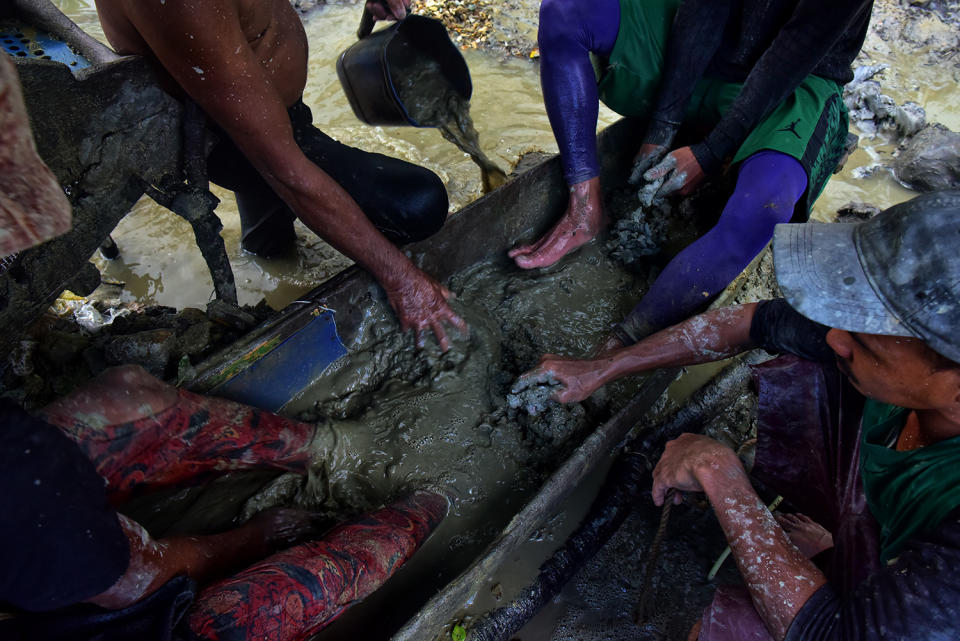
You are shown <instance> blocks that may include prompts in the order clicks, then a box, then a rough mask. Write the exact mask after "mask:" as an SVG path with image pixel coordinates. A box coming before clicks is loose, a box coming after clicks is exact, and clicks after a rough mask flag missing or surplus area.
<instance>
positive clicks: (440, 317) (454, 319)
mask: <svg viewBox="0 0 960 641" xmlns="http://www.w3.org/2000/svg"><path fill="white" fill-rule="evenodd" d="M420 274H421V276H422V277H421V278H419V279H414V280H413V281H412V282H409V283H407V284H405V285H404V286H403V287H401V288H399V289H397V290H393V291H389V290H388V291H387V297H388V299H389V300H390V305H391V306H392V307H393V309H394V311H395V312H396V313H397V316H398V318H399V320H400V328H401V329H402V330H403V331H407V330H410V329H412V330H413V331H414V337H415V339H416V342H417V347H419V348H420V349H423V348H425V347H426V345H427V338H428V336H429V335H430V334H431V333H432V334H433V335H434V337H435V338H436V340H437V344H438V345H439V346H440V350H441V351H443V352H446V351H447V350H449V349H450V337H449V336H448V335H447V326H449V327H452V328H454V329H455V330H457V332H458V334H459V336H461V337H467V336H469V333H470V328H469V327H468V326H467V323H466V321H464V320H463V318H461V317H460V315H458V314H457V313H456V312H454V311H453V308H452V307H450V303H449V301H451V300H453V299H454V298H455V296H454V295H453V293H452V292H451V291H450V290H449V289H447V288H446V287H444V286H443V285H441V284H440V283H438V282H437V281H435V280H433V279H432V278H430V277H429V276H427V275H426V274H423V273H422V272H420Z"/></svg>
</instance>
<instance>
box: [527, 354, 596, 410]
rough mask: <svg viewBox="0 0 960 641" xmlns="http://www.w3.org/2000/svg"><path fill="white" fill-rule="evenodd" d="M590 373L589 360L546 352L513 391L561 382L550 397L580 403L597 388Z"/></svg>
mask: <svg viewBox="0 0 960 641" xmlns="http://www.w3.org/2000/svg"><path fill="white" fill-rule="evenodd" d="M590 373H592V368H591V367H590V363H589V362H588V361H581V360H577V359H572V358H564V357H562V356H557V355H555V354H545V355H544V356H543V358H541V359H540V364H539V365H537V366H536V367H535V368H533V369H532V370H530V371H528V372H525V373H523V374H521V375H520V377H519V378H518V379H517V382H516V383H514V385H513V389H512V390H511V391H512V393H514V394H517V393H519V392H522V391H523V390H524V389H526V388H528V387H530V386H533V385H543V384H547V383H550V382H554V383H560V387H558V388H557V389H556V390H554V392H553V394H551V395H550V398H552V399H553V400H555V401H558V402H560V403H578V402H580V401H582V400H584V399H586V398H588V397H589V396H590V395H591V394H593V393H594V392H595V391H596V389H597V385H596V384H594V383H593V382H592V381H591V380H590V378H591V377H590Z"/></svg>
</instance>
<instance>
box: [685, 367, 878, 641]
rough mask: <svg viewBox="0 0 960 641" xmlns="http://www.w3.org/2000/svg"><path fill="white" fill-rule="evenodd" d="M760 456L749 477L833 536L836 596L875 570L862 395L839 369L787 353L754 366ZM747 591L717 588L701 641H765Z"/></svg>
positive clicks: (875, 537)
mask: <svg viewBox="0 0 960 641" xmlns="http://www.w3.org/2000/svg"><path fill="white" fill-rule="evenodd" d="M754 379H755V383H756V386H757V396H758V407H757V454H756V460H755V463H754V467H753V471H752V474H753V476H754V477H756V478H757V479H759V480H760V481H761V482H763V483H764V484H765V485H766V486H767V487H768V488H769V489H771V490H773V491H775V492H777V493H779V494H782V495H783V496H784V498H785V499H786V500H787V501H788V502H789V503H790V504H791V506H792V507H793V508H794V509H796V510H798V511H799V512H801V513H803V514H806V515H807V516H809V517H810V518H812V519H813V520H814V521H816V522H818V523H820V524H821V525H822V526H824V527H825V528H826V529H828V530H830V532H831V533H832V534H833V540H834V553H833V554H832V555H831V557H830V567H829V568H827V577H828V579H830V582H831V587H832V589H833V590H835V591H836V592H837V593H839V594H844V593H847V592H849V591H852V590H853V589H854V588H856V587H857V586H858V585H859V584H860V583H862V582H863V581H864V580H865V579H867V577H869V576H870V575H871V574H873V573H874V572H876V571H877V570H878V569H879V558H880V548H879V531H878V529H877V526H876V522H875V521H874V519H873V516H872V515H871V514H870V511H869V509H868V507H867V504H866V499H865V497H864V495H863V486H862V484H861V483H860V475H859V471H860V447H859V438H858V435H859V425H860V415H861V413H862V410H863V396H861V395H860V394H858V393H857V392H856V390H854V389H853V388H852V387H850V385H849V383H847V382H846V379H845V378H844V377H843V376H842V375H841V374H840V372H839V371H838V370H837V368H836V367H834V366H830V365H826V366H825V365H822V364H819V363H814V362H811V361H808V360H804V359H802V358H799V357H797V356H794V355H792V354H791V355H787V356H782V357H780V358H777V359H775V360H772V361H768V362H766V363H763V364H761V365H758V366H756V367H754ZM770 638H771V637H770V635H769V633H768V632H767V629H766V626H765V625H764V623H763V621H762V620H761V619H760V617H759V615H757V613H756V611H755V610H754V608H753V604H752V601H751V600H750V595H749V593H748V592H747V591H746V590H744V589H738V588H728V587H722V588H719V589H718V590H717V594H716V595H715V596H714V600H713V603H711V605H710V607H708V608H707V610H706V611H704V614H703V627H702V628H701V631H700V637H699V640H700V641H735V640H736V641H741V640H743V639H757V640H758V641H760V640H763V641H766V640H767V639H770Z"/></svg>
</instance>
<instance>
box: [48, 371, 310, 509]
mask: <svg viewBox="0 0 960 641" xmlns="http://www.w3.org/2000/svg"><path fill="white" fill-rule="evenodd" d="M44 417H45V419H46V420H47V421H48V422H50V423H51V424H53V425H56V426H58V427H59V428H60V429H61V430H63V432H64V433H65V434H66V435H67V436H68V437H70V438H71V439H73V440H74V441H75V442H76V443H77V444H78V445H79V446H80V448H81V449H82V450H83V451H84V453H85V454H86V455H87V457H88V458H89V459H90V460H91V461H92V462H93V463H94V465H95V466H96V468H97V471H98V472H99V473H100V475H101V476H103V477H104V478H105V479H106V480H107V491H108V495H109V498H110V500H111V502H113V503H118V502H121V501H123V500H124V499H126V498H128V497H129V496H130V494H131V493H132V492H133V491H135V490H139V489H148V488H149V489H158V488H162V487H169V486H176V485H181V484H185V483H190V482H194V481H196V480H198V479H200V478H201V477H203V476H204V475H206V474H208V473H210V472H216V471H235V470H249V469H257V468H260V469H263V468H270V469H278V470H285V471H294V472H306V469H307V466H308V464H309V462H310V460H311V457H312V455H313V454H314V451H313V450H314V448H313V444H314V437H315V432H316V430H315V426H313V425H310V424H307V423H300V422H298V421H293V420H290V419H287V418H284V417H282V416H277V415H276V414H271V413H270V412H266V411H264V410H260V409H257V408H254V407H249V406H246V405H242V404H240V403H234V402H232V401H227V400H224V399H219V398H214V397H207V396H200V395H197V394H193V393H191V392H187V391H185V390H178V389H176V388H174V387H172V386H170V385H167V384H166V383H163V382H162V381H160V380H158V379H156V378H154V377H153V376H151V375H150V374H148V373H147V372H146V371H145V370H143V369H142V368H140V367H138V366H134V365H126V366H121V367H116V368H112V369H110V370H107V371H106V372H105V373H104V374H102V375H101V376H99V377H98V378H97V379H95V380H94V381H92V382H91V383H89V384H88V385H86V386H84V387H82V388H80V389H78V390H77V391H75V392H73V393H72V394H70V395H69V396H67V397H65V398H63V399H61V400H59V401H57V402H55V403H52V404H51V405H49V406H47V407H46V408H45V410H44Z"/></svg>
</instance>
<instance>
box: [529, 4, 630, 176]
mask: <svg viewBox="0 0 960 641" xmlns="http://www.w3.org/2000/svg"><path fill="white" fill-rule="evenodd" d="M619 27H620V2H619V0H593V1H592V2H583V1H582V0H544V1H543V3H542V4H541V5H540V30H539V32H538V36H537V39H538V44H539V46H540V54H541V64H540V84H541V86H542V87H543V101H544V104H545V105H546V107H547V116H548V117H549V118H550V126H551V127H552V128H553V133H554V135H555V136H556V138H557V145H558V146H559V147H560V160H561V162H562V163H563V175H564V178H565V179H566V181H567V184H568V185H573V184H576V183H579V182H583V181H584V180H588V179H590V178H593V177H595V176H599V175H600V164H599V162H598V160H597V142H596V135H595V134H596V131H597V113H598V110H599V104H600V99H599V97H598V94H597V79H596V75H595V74H594V71H593V65H592V64H591V62H590V53H591V52H593V53H595V54H597V55H600V56H608V55H610V52H611V51H613V44H614V43H615V42H616V40H617V31H618V29H619Z"/></svg>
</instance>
